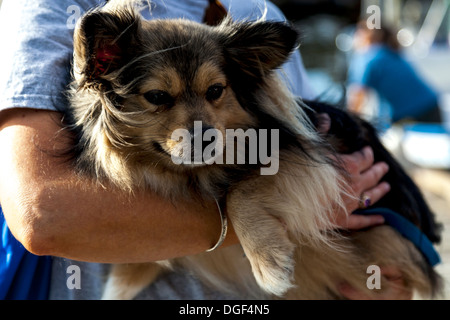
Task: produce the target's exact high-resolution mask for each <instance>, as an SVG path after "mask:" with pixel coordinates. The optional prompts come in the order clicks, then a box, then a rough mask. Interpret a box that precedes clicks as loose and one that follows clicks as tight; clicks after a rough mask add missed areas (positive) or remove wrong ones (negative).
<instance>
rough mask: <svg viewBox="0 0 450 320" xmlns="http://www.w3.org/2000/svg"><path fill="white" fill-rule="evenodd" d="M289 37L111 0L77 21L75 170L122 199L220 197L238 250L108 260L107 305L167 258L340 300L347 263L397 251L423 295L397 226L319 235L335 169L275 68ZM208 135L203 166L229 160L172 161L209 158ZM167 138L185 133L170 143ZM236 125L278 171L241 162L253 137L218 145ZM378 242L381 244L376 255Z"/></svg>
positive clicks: (262, 288) (205, 273)
mask: <svg viewBox="0 0 450 320" xmlns="http://www.w3.org/2000/svg"><path fill="white" fill-rule="evenodd" d="M297 39H298V34H297V32H296V31H295V30H294V29H292V28H291V27H290V26H288V25H286V24H285V23H279V22H265V21H258V22H242V23H234V22H232V21H231V20H229V19H226V20H225V21H224V22H223V23H221V24H220V25H218V26H215V27H211V26H207V25H203V24H199V23H194V22H190V21H186V20H153V21H146V20H143V19H141V18H140V17H139V14H137V13H136V12H135V11H134V9H132V8H131V7H120V8H119V7H116V6H115V5H114V4H111V3H108V4H107V5H106V6H105V7H103V8H101V9H95V10H92V11H90V12H88V13H87V14H86V15H85V16H84V17H83V18H82V19H81V21H80V22H79V24H78V26H77V28H76V30H75V35H74V77H75V81H74V82H73V85H72V89H71V92H70V100H71V108H70V110H69V111H68V112H67V114H66V122H67V124H68V127H69V128H70V129H71V130H72V131H73V132H74V133H75V136H76V142H77V143H76V146H75V148H74V151H75V164H76V167H77V168H78V170H79V171H80V173H82V174H88V175H90V176H92V177H95V178H97V179H98V180H99V182H110V183H113V184H115V185H116V186H117V187H119V188H122V189H124V190H126V191H129V192H130V193H132V191H133V190H136V189H137V188H143V189H149V190H152V191H153V192H156V193H158V194H160V195H161V196H163V197H168V198H171V199H173V200H174V201H175V202H176V199H180V198H183V197H184V198H188V199H196V200H198V201H216V203H217V204H218V211H221V212H226V215H227V216H228V217H229V218H230V220H231V222H232V223H233V227H234V229H235V231H236V234H237V236H238V237H239V240H240V244H241V246H232V247H228V248H224V249H218V250H215V251H213V252H208V253H204V254H200V255H198V256H192V257H185V258H178V259H174V260H172V261H170V262H160V263H149V264H139V265H132V264H130V265H117V266H114V267H113V270H112V273H111V276H110V278H109V280H108V283H107V287H106V290H105V295H104V298H113V299H117V298H122V299H130V298H133V297H134V296H135V295H136V294H137V293H138V292H139V291H140V290H142V289H143V288H144V287H146V286H147V285H149V284H150V283H151V282H152V281H153V280H154V279H155V278H156V276H157V275H158V274H159V272H160V270H161V266H167V264H170V267H172V268H176V267H177V266H183V267H184V268H188V269H189V270H191V271H192V272H194V273H195V274H196V275H197V276H198V277H199V278H200V279H202V280H203V281H204V282H205V283H206V284H209V285H212V286H214V287H215V288H216V289H217V290H223V291H224V292H229V293H235V294H239V296H241V297H243V298H244V297H247V298H270V297H289V298H319V297H320V298H322V297H323V298H336V297H339V295H338V293H337V292H338V291H337V289H336V286H337V285H338V281H343V280H347V281H348V282H350V283H352V284H353V283H354V282H358V281H356V280H355V281H350V280H351V279H358V280H359V279H360V278H361V277H360V274H361V270H356V269H351V270H352V271H349V270H348V269H347V270H346V269H345V268H347V267H348V266H350V268H353V267H354V265H355V264H356V263H355V264H354V263H353V259H356V260H357V261H358V264H360V265H363V266H365V268H367V266H368V265H371V264H376V263H377V262H378V263H380V264H381V263H383V264H386V265H392V264H393V265H398V264H396V263H397V262H398V260H399V258H398V257H399V256H400V255H401V256H402V257H403V258H404V259H405V260H404V261H402V263H405V264H407V265H408V268H409V269H408V272H409V270H412V271H411V274H412V277H411V278H407V281H408V285H411V286H412V287H414V288H418V289H421V290H422V289H423V290H422V291H424V292H427V291H429V292H431V291H432V290H428V289H430V286H432V284H434V282H432V281H430V275H433V271H432V270H431V269H430V268H426V263H425V262H424V260H423V259H422V258H421V255H420V253H419V252H418V251H417V250H415V249H414V248H412V247H411V245H410V244H409V243H408V241H405V240H404V239H403V238H402V237H401V236H399V235H397V234H396V233H395V231H393V230H391V229H389V228H388V227H386V228H376V230H384V231H375V235H372V236H370V235H369V234H372V233H373V232H372V233H371V231H367V232H366V233H363V232H362V233H361V234H362V235H361V236H360V237H353V236H350V237H347V236H345V235H343V234H339V233H338V232H335V231H327V230H332V229H333V228H334V227H335V226H334V224H333V221H332V220H333V219H332V217H333V211H334V210H335V209H336V208H337V207H339V206H340V207H342V201H341V194H342V189H343V188H344V184H345V178H344V174H343V172H342V170H340V168H339V165H338V164H337V163H336V161H334V160H333V159H335V157H332V155H333V151H332V148H331V147H330V144H329V143H327V142H326V141H325V140H324V139H323V137H321V136H320V135H319V134H318V133H317V131H316V130H315V127H314V113H312V111H311V110H312V109H309V108H307V107H306V106H304V104H303V103H300V105H302V106H303V108H300V107H299V105H298V102H297V101H296V100H295V99H294V98H293V97H292V96H291V94H290V93H289V90H287V88H286V87H285V86H284V84H283V82H282V81H280V79H278V77H277V75H276V73H275V70H276V69H277V68H278V67H280V66H281V65H282V64H283V63H284V62H285V61H286V60H287V59H288V57H289V55H290V53H291V52H292V51H293V50H294V49H295V47H296V46H297ZM304 108H305V109H304ZM305 110H307V112H305ZM311 120H313V121H311ZM354 127H355V130H356V131H358V130H362V127H361V126H359V125H358V126H357V125H355V126H354ZM195 129H198V130H197V132H196V130H195ZM210 129H213V130H214V131H215V132H216V133H219V135H216V141H215V144H214V146H215V149H214V152H210V154H211V155H212V158H214V160H217V159H218V158H219V157H220V156H222V159H224V158H225V159H227V160H231V161H222V162H221V161H212V162H210V163H205V162H204V161H203V162H202V161H200V162H195V161H194V162H191V161H181V160H192V159H193V158H195V156H194V154H196V152H197V151H199V150H200V152H204V151H206V149H207V147H208V146H209V145H208V146H205V144H204V143H203V144H202V143H200V145H198V144H197V143H196V142H195V141H194V140H196V139H195V137H196V135H199V132H200V135H202V134H205V133H206V132H207V131H208V130H210ZM177 130H182V132H188V133H191V135H190V136H187V137H186V136H184V137H183V138H180V139H179V137H178V136H177V137H176V138H174V135H173V133H174V132H176V131H177ZM239 130H242V131H241V132H244V135H247V133H249V132H250V130H252V131H251V132H255V133H256V137H257V138H259V140H258V142H259V146H258V148H259V149H258V150H266V152H267V151H268V152H267V155H268V154H271V157H272V158H271V159H273V160H274V161H275V159H276V160H277V161H278V163H277V166H276V169H277V172H276V174H264V173H263V172H264V169H270V164H268V162H267V161H266V160H267V158H266V159H257V161H253V162H251V161H248V160H249V159H248V158H249V157H250V152H249V151H248V150H249V148H250V147H251V146H250V144H251V143H250V140H251V139H250V134H248V135H247V139H243V140H241V144H239V143H237V145H234V143H235V142H236V140H239V139H238V138H237V139H226V140H225V141H224V142H223V143H222V144H220V143H219V142H220V141H217V140H219V139H218V138H217V137H218V136H222V137H227V133H229V132H230V131H233V132H237V131H239ZM264 130H269V131H270V132H271V133H272V134H273V135H274V139H272V137H270V138H267V135H263V134H261V132H266V131H264ZM198 131H199V132H198ZM358 132H359V131H358ZM330 134H331V133H330ZM336 136H337V138H338V139H341V136H339V134H337V135H336ZM374 139H376V138H374ZM210 141H212V140H210ZM242 141H243V142H242ZM261 141H263V142H262V143H261ZM376 141H377V140H376ZM203 142H204V141H203ZM364 143H369V144H372V141H364ZM230 145H231V147H230ZM189 147H192V149H189ZM186 150H191V152H189V151H186ZM241 153H243V154H244V155H245V156H246V157H247V158H246V161H244V163H241V162H240V161H238V160H239V159H238V158H239V156H240V155H241ZM390 159H391V158H390ZM174 160H175V161H174ZM178 160H180V161H178ZM391 160H392V161H394V160H393V159H391ZM389 164H391V163H389ZM411 184H412V182H411ZM405 192H406V191H405ZM408 205H409V203H408ZM419 212H420V214H427V213H428V212H425V211H414V214H418V213H419ZM217 214H218V213H217ZM218 215H219V214H218ZM385 234H389V237H390V239H389V244H388V245H387V246H388V247H389V248H388V249H389V250H388V249H383V250H376V248H378V245H379V244H380V243H385V242H386V239H385V238H384V236H385ZM356 238H357V239H356ZM360 243H361V244H360ZM394 243H397V244H398V246H394V245H393V244H394ZM364 245H368V246H373V247H375V248H372V247H371V248H370V249H368V251H367V252H364V254H363V255H360V254H359V252H357V251H358V250H356V249H358V248H362V246H364ZM372 249H373V250H372ZM242 250H243V251H242ZM352 250H353V251H352ZM405 250H406V251H405ZM244 253H245V254H244ZM390 253H392V254H390ZM349 254H351V258H350V257H349ZM386 257H387V258H386ZM385 258H386V259H387V260H386V259H385ZM322 259H323V260H325V263H323V261H321V260H322ZM328 259H329V261H335V260H336V261H339V263H340V264H339V263H337V264H336V266H335V268H336V269H339V272H337V273H330V272H328V270H327V268H329V267H330V262H327V260H328ZM383 259H384V260H383ZM389 259H390V260H389ZM341 261H342V263H341ZM391 262H392V263H391ZM402 266H403V265H402ZM331 267H333V266H332V265H331ZM333 268H334V267H333ZM294 270H295V272H294ZM311 270H312V271H311ZM316 270H317V272H318V273H317V275H318V276H317V277H316V276H313V274H315V271H316ZM365 270H366V269H364V270H363V271H364V276H367V275H366V274H365ZM405 270H406V269H405ZM310 275H311V278H309V276H310ZM329 275H331V276H329ZM334 275H337V277H336V278H335V279H331V278H330V277H333V276H334ZM339 277H341V278H339ZM349 278H350V280H349ZM363 283H364V284H365V280H364V282H363ZM358 285H359V286H361V284H358ZM386 286H388V284H386ZM424 288H425V289H424ZM305 289H307V292H306V291H305ZM366 290H367V288H366ZM326 292H332V293H333V295H327V294H326ZM309 293H311V294H309Z"/></svg>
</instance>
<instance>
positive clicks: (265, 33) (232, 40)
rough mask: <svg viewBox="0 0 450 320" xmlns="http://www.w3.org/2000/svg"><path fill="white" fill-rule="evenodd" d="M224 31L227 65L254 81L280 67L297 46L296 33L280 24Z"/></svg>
mask: <svg viewBox="0 0 450 320" xmlns="http://www.w3.org/2000/svg"><path fill="white" fill-rule="evenodd" d="M224 30H226V31H227V32H226V36H225V38H224V40H223V45H224V50H225V57H226V59H227V60H228V61H227V62H228V63H229V64H231V65H232V66H233V67H234V68H236V70H240V71H241V72H242V74H243V75H245V76H246V77H251V78H254V79H260V78H261V77H263V76H265V75H266V74H267V73H269V72H270V71H272V70H274V69H276V68H278V67H280V66H281V65H282V64H283V63H284V62H285V61H286V60H287V59H288V57H289V55H290V54H291V53H292V51H293V50H294V49H295V48H296V47H297V46H298V38H299V34H298V32H297V31H296V30H295V29H293V28H292V27H291V26H289V25H288V24H287V23H283V22H245V23H230V24H229V25H228V26H226V27H225V28H224Z"/></svg>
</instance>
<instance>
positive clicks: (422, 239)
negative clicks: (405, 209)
mask: <svg viewBox="0 0 450 320" xmlns="http://www.w3.org/2000/svg"><path fill="white" fill-rule="evenodd" d="M355 214H362V215H381V216H383V217H384V220H385V223H386V224H387V225H389V226H391V227H392V228H394V229H396V230H397V231H398V232H399V233H400V234H401V235H402V236H403V237H405V238H406V239H408V240H409V241H411V242H412V243H413V244H414V245H415V246H416V247H417V249H418V250H420V251H421V252H422V254H423V255H424V256H425V258H426V259H427V261H428V263H429V264H430V265H431V266H432V267H434V266H435V265H437V264H439V263H440V262H441V258H440V256H439V253H438V252H437V251H436V249H435V248H434V246H433V244H432V243H431V241H430V240H429V239H428V237H427V236H426V235H425V234H424V233H423V232H422V231H420V229H419V228H417V227H416V226H415V225H414V224H413V223H412V222H410V221H409V220H408V219H406V218H405V217H403V216H401V215H400V214H398V213H396V212H394V211H392V210H390V209H387V208H371V209H365V210H358V211H356V212H355Z"/></svg>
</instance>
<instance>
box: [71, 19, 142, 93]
mask: <svg viewBox="0 0 450 320" xmlns="http://www.w3.org/2000/svg"><path fill="white" fill-rule="evenodd" d="M140 28H141V24H140V18H139V17H138V15H137V14H136V13H134V12H133V11H131V10H116V11H114V12H106V11H101V10H94V11H91V12H89V13H87V14H86V15H85V16H84V17H83V18H82V19H81V20H80V22H79V23H78V24H77V27H76V30H75V34H74V67H75V77H76V79H77V82H78V84H79V86H80V87H91V86H95V87H103V86H102V85H105V84H106V83H107V82H108V77H107V76H108V75H109V74H111V73H112V72H114V71H117V70H119V69H120V68H121V67H123V66H125V65H126V64H127V63H129V62H130V61H131V60H132V59H133V58H134V57H136V56H137V55H138V54H139V52H138V51H139V48H140V46H139V43H140ZM99 85H100V86H99Z"/></svg>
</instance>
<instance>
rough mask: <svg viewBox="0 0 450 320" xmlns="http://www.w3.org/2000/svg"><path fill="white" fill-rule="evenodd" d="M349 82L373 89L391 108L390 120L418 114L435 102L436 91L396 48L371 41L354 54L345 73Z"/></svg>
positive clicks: (434, 104)
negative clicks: (361, 50) (372, 43)
mask: <svg viewBox="0 0 450 320" xmlns="http://www.w3.org/2000/svg"><path fill="white" fill-rule="evenodd" d="M348 81H349V83H350V84H359V85H362V86H365V87H369V88H372V89H374V90H375V91H376V92H377V93H378V95H379V98H380V100H381V104H382V105H383V104H387V105H388V107H389V108H390V113H391V117H392V121H394V122H395V121H398V120H400V119H403V118H406V117H418V116H420V115H422V114H424V113H425V112H427V111H429V110H430V109H431V108H433V107H436V106H437V105H438V96H437V94H436V92H434V90H433V89H432V88H431V87H430V86H429V85H428V84H427V83H425V81H424V80H422V79H421V78H420V76H419V75H418V74H417V73H416V71H415V70H414V69H413V67H412V66H411V65H410V64H409V63H408V62H407V61H406V60H405V59H404V58H403V57H402V56H401V55H400V54H399V53H397V52H395V51H392V50H391V49H389V48H388V47H386V46H381V45H374V46H372V47H370V48H369V49H368V50H367V51H365V52H362V53H357V54H355V55H354V56H353V58H352V61H351V64H350V67H349V74H348Z"/></svg>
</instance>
